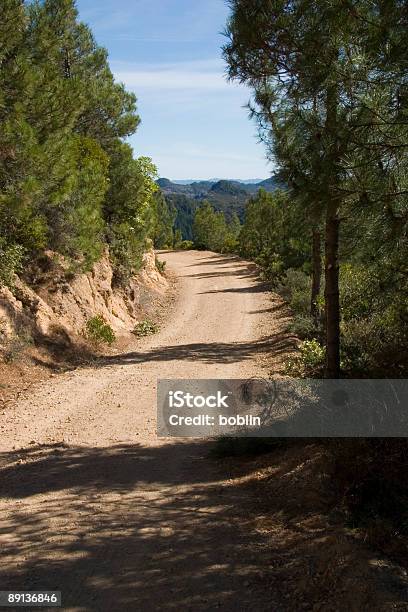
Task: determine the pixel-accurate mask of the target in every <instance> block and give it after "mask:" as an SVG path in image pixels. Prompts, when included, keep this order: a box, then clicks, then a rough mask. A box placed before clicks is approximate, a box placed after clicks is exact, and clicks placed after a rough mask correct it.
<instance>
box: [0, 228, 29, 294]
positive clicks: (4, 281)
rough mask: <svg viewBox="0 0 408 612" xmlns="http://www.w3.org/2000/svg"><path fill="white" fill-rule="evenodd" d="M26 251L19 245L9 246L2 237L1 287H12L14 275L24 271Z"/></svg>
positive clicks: (0, 247)
mask: <svg viewBox="0 0 408 612" xmlns="http://www.w3.org/2000/svg"><path fill="white" fill-rule="evenodd" d="M23 256H24V249H23V247H22V246H21V245H18V244H7V242H6V240H5V239H4V238H2V237H1V236H0V287H1V286H2V285H5V286H7V287H12V286H13V284H14V282H13V281H14V275H15V274H18V273H19V272H21V270H22V262H23Z"/></svg>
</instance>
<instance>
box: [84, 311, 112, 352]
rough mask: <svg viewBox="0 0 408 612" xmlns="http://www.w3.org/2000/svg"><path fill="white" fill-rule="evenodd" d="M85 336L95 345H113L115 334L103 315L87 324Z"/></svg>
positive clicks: (93, 318) (97, 316)
mask: <svg viewBox="0 0 408 612" xmlns="http://www.w3.org/2000/svg"><path fill="white" fill-rule="evenodd" d="M84 336H85V337H86V338H87V339H88V340H90V341H91V342H93V343H94V344H109V345H110V344H113V343H114V342H115V340H116V336H115V332H114V331H113V329H112V327H111V326H110V325H109V323H107V322H106V321H105V319H104V318H103V316H102V315H96V316H95V317H92V318H91V319H89V320H88V321H87V322H86V325H85V332H84Z"/></svg>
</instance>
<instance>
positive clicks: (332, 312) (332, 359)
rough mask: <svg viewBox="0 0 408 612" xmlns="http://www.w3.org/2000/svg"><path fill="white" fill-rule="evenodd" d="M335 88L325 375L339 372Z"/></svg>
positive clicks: (329, 105)
mask: <svg viewBox="0 0 408 612" xmlns="http://www.w3.org/2000/svg"><path fill="white" fill-rule="evenodd" d="M338 97H339V96H338V89H337V86H336V85H331V86H329V87H328V88H327V97H326V126H325V128H326V130H327V133H328V135H329V142H331V146H330V148H329V149H328V150H327V157H326V163H327V178H328V180H327V191H326V224H325V267H324V276H325V292H324V296H325V300H324V301H325V307H324V311H325V326H326V367H325V372H324V375H325V378H339V376H340V299H339V208H340V198H339V197H338V195H337V194H336V191H337V186H338V180H339V177H338V162H339V150H338V129H339V126H338V114H337V111H338V103H339V100H338Z"/></svg>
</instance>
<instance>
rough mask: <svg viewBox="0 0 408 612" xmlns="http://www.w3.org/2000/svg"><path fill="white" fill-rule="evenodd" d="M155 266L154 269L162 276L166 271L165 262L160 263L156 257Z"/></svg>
mask: <svg viewBox="0 0 408 612" xmlns="http://www.w3.org/2000/svg"><path fill="white" fill-rule="evenodd" d="M155 264H156V268H157V269H158V271H159V272H160V274H163V273H164V270H165V269H166V262H165V261H161V259H159V258H158V257H156V258H155Z"/></svg>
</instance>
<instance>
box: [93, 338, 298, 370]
mask: <svg viewBox="0 0 408 612" xmlns="http://www.w3.org/2000/svg"><path fill="white" fill-rule="evenodd" d="M293 345H294V340H293V338H291V337H290V336H288V335H287V333H286V332H282V333H276V334H274V335H273V336H269V337H267V338H264V339H262V340H260V341H258V342H196V343H191V344H177V345H173V346H172V345H169V346H160V347H157V348H151V349H148V350H147V351H132V352H129V353H121V354H120V355H112V356H108V357H106V358H104V360H103V362H101V364H100V366H103V365H107V364H112V363H114V364H120V365H132V364H135V363H143V362H148V361H156V362H166V361H173V360H174V361H201V362H202V363H210V364H211V363H226V364H227V363H238V362H244V361H246V360H247V359H252V358H253V357H254V356H255V355H258V356H260V355H267V356H269V357H271V356H272V357H274V356H278V355H280V354H284V353H285V352H288V351H289V350H293Z"/></svg>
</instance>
